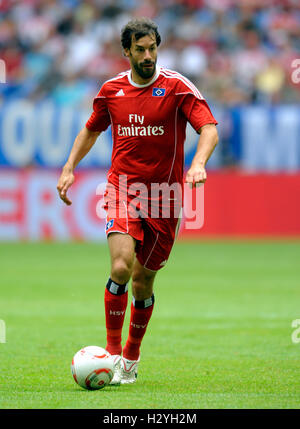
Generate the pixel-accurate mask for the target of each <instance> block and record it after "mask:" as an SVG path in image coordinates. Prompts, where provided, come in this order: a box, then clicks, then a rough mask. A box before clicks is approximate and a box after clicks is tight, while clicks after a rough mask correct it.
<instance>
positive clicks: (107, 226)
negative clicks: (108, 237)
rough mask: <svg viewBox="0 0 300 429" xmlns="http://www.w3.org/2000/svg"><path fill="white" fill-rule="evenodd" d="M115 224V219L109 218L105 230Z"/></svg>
mask: <svg viewBox="0 0 300 429" xmlns="http://www.w3.org/2000/svg"><path fill="white" fill-rule="evenodd" d="M113 224H114V219H111V220H109V221H108V222H107V224H106V227H105V231H107V230H108V229H110V228H111V227H112V226H113Z"/></svg>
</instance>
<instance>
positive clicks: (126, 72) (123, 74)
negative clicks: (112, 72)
mask: <svg viewBox="0 0 300 429" xmlns="http://www.w3.org/2000/svg"><path fill="white" fill-rule="evenodd" d="M128 73H130V70H127V71H125V72H121V73H119V74H118V75H117V76H115V77H113V78H111V79H108V80H106V81H105V82H104V83H103V85H105V84H106V83H107V82H111V81H112V80H118V79H122V78H123V77H125V76H126V75H127V74H128ZM103 85H102V86H103Z"/></svg>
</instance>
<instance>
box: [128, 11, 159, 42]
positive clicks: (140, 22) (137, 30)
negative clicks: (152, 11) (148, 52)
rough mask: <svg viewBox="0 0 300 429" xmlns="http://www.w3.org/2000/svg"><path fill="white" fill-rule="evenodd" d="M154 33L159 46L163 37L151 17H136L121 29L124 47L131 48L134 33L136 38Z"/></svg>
mask: <svg viewBox="0 0 300 429" xmlns="http://www.w3.org/2000/svg"><path fill="white" fill-rule="evenodd" d="M149 34H154V35H155V39H156V44H157V46H159V44H160V42H161V37H160V35H159V33H158V31H157V25H156V24H155V23H154V22H153V21H151V19H149V18H136V19H132V20H131V21H129V22H128V23H127V24H126V25H125V27H123V28H122V31H121V43H122V47H123V49H130V47H131V40H132V36H133V35H134V37H135V40H139V39H140V38H141V37H144V36H148V35H149Z"/></svg>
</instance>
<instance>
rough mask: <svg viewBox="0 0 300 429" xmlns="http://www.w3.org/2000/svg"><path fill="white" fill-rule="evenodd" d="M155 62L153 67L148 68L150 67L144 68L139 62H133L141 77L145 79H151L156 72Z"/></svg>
mask: <svg viewBox="0 0 300 429" xmlns="http://www.w3.org/2000/svg"><path fill="white" fill-rule="evenodd" d="M155 64H156V63H154V64H153V65H154V67H153V69H148V68H146V69H144V68H143V67H142V66H140V65H139V64H138V63H133V67H134V70H135V71H136V72H137V74H138V75H139V76H140V77H142V78H143V79H149V78H150V77H152V76H153V75H154V73H155Z"/></svg>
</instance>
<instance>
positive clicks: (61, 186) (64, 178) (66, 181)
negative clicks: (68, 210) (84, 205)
mask: <svg viewBox="0 0 300 429" xmlns="http://www.w3.org/2000/svg"><path fill="white" fill-rule="evenodd" d="M74 180H75V177H74V174H73V170H71V169H70V168H66V167H64V168H63V171H62V173H61V175H60V178H59V180H58V183H57V187H56V188H57V190H58V194H59V197H60V199H61V200H62V201H63V202H64V203H65V204H67V205H68V206H70V205H71V204H72V201H71V200H70V199H69V198H68V197H67V190H68V189H69V188H70V186H71V185H72V184H73V183H74Z"/></svg>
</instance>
